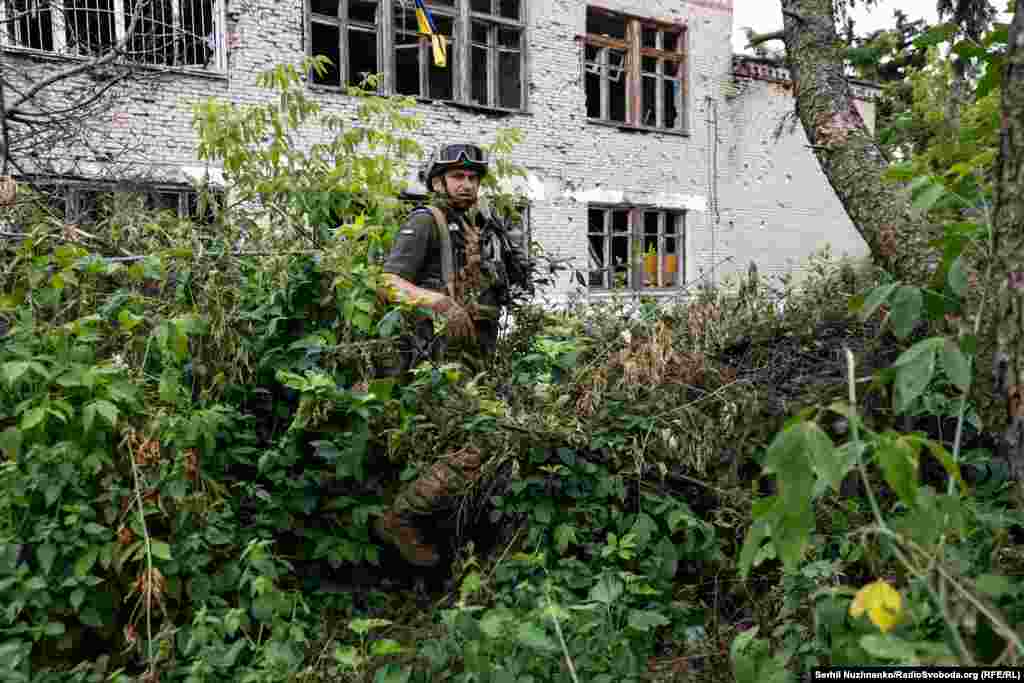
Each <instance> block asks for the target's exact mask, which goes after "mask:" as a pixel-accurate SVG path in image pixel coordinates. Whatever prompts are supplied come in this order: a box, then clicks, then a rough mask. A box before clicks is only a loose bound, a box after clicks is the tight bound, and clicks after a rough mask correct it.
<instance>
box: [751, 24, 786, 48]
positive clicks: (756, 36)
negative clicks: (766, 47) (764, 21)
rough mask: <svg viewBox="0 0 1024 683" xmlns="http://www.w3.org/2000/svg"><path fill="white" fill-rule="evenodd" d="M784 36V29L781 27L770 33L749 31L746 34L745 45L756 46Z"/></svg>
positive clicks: (783, 38)
mask: <svg viewBox="0 0 1024 683" xmlns="http://www.w3.org/2000/svg"><path fill="white" fill-rule="evenodd" d="M785 38H786V31H785V30H784V29H781V28H780V29H779V30H778V31H772V32H771V33H750V34H749V35H747V47H757V46H758V45H760V44H762V43H767V42H768V41H769V40H785Z"/></svg>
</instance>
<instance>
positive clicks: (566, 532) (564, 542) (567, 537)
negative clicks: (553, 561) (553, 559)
mask: <svg viewBox="0 0 1024 683" xmlns="http://www.w3.org/2000/svg"><path fill="white" fill-rule="evenodd" d="M575 542H576V527H574V526H572V525H571V524H559V525H558V526H556V527H555V545H556V546H557V547H558V552H559V553H561V554H562V555H564V554H565V551H567V550H568V549H569V544H570V543H575Z"/></svg>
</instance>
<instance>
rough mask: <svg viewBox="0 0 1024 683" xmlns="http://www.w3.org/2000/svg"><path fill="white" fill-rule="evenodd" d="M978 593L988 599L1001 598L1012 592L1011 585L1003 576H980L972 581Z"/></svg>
mask: <svg viewBox="0 0 1024 683" xmlns="http://www.w3.org/2000/svg"><path fill="white" fill-rule="evenodd" d="M974 585H975V586H976V587H977V588H978V591H979V592H981V593H984V594H985V595H987V596H989V597H990V598H1001V597H1002V596H1004V595H1006V594H1008V593H1010V592H1012V591H1013V584H1012V583H1011V582H1010V579H1008V578H1007V577H1005V576H1001V575H999V574H982V575H981V576H979V577H978V578H977V579H975V580H974Z"/></svg>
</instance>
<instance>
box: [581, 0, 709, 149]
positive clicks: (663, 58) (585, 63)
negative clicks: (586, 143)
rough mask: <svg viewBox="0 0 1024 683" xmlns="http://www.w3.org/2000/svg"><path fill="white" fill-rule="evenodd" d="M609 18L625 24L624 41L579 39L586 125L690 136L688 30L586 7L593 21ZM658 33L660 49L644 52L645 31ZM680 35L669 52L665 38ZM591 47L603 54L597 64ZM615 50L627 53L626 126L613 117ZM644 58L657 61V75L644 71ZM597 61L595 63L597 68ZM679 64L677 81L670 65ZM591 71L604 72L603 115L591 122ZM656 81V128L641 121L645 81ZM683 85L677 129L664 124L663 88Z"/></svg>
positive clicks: (604, 37) (598, 37)
mask: <svg viewBox="0 0 1024 683" xmlns="http://www.w3.org/2000/svg"><path fill="white" fill-rule="evenodd" d="M592 12H593V13H596V14H600V15H604V16H606V17H609V18H612V19H615V20H617V21H622V22H623V24H624V29H625V31H624V33H625V38H624V39H620V38H612V37H610V36H607V35H598V34H592V33H586V32H585V33H582V34H580V35H577V36H576V40H577V42H578V43H579V44H580V48H581V49H580V80H581V83H580V85H581V87H582V89H583V92H584V107H585V109H586V110H587V122H588V123H593V124H597V125H606V126H614V127H617V128H627V129H638V130H647V131H655V132H660V133H667V134H670V135H689V124H688V111H689V110H688V107H687V104H688V102H687V98H688V90H689V88H688V87H687V86H688V67H689V60H688V54H687V53H688V33H689V32H688V29H687V26H686V25H685V24H672V23H668V22H664V21H658V20H656V19H650V18H647V17H639V16H635V15H631V14H626V13H623V12H615V11H612V10H607V9H604V8H603V7H596V6H593V5H588V6H587V14H588V19H589V16H590V14H591V13H592ZM645 29H647V30H653V31H655V46H654V47H644V46H643V43H642V38H643V33H644V30H645ZM670 35H674V36H676V40H675V43H676V45H675V49H674V50H665V49H664V47H665V39H666V38H667V37H668V36H670ZM587 48H596V49H597V50H598V53H597V56H596V59H595V60H591V59H588V57H587ZM611 51H614V52H621V53H623V55H624V56H623V60H622V66H621V69H619V71H620V73H621V75H622V76H623V77H624V78H625V79H626V83H625V103H624V106H625V117H624V119H625V120H623V121H619V120H616V119H613V118H611V116H610V115H611V105H610V96H611V93H610V90H611V86H610V82H611V76H610V74H609V69H608V65H609V63H610V59H609V54H610V52H611ZM645 58H652V59H655V60H657V61H656V71H655V72H654V73H649V72H645V71H643V70H642V68H641V66H642V63H643V60H644V59H645ZM594 62H596V64H594ZM670 63H671V64H674V65H675V69H676V73H677V74H678V77H671V76H670V75H669V66H670ZM591 66H598V67H599V69H600V71H598V72H596V73H597V75H598V78H599V79H600V98H601V102H600V116H598V117H592V116H590V113H589V103H588V102H587V76H588V74H590V73H595V72H594V71H592V70H591ZM646 79H651V80H654V81H655V84H656V85H655V105H654V106H655V123H654V125H650V124H644V123H643V122H642V116H643V111H644V109H645V103H644V102H643V91H644V87H643V86H644V81H645V80H646ZM665 83H678V84H679V94H678V95H677V96H676V109H677V114H676V118H677V124H676V125H675V126H673V127H666V126H665V125H664V123H663V117H664V114H665V111H664V105H665V98H664V84H665Z"/></svg>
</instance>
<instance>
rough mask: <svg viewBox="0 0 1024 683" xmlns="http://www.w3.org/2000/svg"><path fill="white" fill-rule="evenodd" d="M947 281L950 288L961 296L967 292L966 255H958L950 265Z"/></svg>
mask: <svg viewBox="0 0 1024 683" xmlns="http://www.w3.org/2000/svg"><path fill="white" fill-rule="evenodd" d="M946 282H947V283H949V288H950V289H951V290H953V293H954V294H956V295H957V296H959V297H963V295H964V294H965V293H966V292H967V285H968V281H967V273H966V271H964V257H963V256H957V257H956V259H954V260H953V263H951V264H950V265H949V272H948V273H947V274H946Z"/></svg>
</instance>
